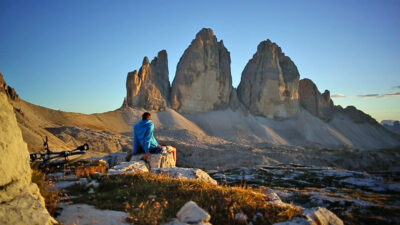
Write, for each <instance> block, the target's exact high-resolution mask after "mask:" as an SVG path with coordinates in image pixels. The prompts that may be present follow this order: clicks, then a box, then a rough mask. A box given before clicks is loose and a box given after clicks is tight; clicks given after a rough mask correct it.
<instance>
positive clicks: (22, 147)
mask: <svg viewBox="0 0 400 225" xmlns="http://www.w3.org/2000/svg"><path fill="white" fill-rule="evenodd" d="M0 124H1V128H0V152H1V157H0V174H1V176H0V224H4V225H6V224H13V225H16V224H21V225H22V224H38V225H43V224H55V223H56V221H55V220H54V219H53V218H52V217H51V216H50V214H49V213H48V212H47V210H46V207H45V203H44V199H43V197H42V196H41V195H40V192H39V188H38V187H37V185H36V184H34V183H32V182H31V175H32V171H31V168H30V166H29V152H28V147H27V145H26V143H25V142H24V141H23V139H22V134H21V130H20V129H19V127H18V124H17V120H16V118H15V115H14V112H13V108H12V106H11V105H10V103H9V102H8V98H7V96H6V94H5V93H4V92H0Z"/></svg>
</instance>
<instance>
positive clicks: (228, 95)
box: [124, 28, 376, 123]
mask: <svg viewBox="0 0 400 225" xmlns="http://www.w3.org/2000/svg"><path fill="white" fill-rule="evenodd" d="M230 64H231V58H230V53H229V51H228V50H227V49H226V47H225V46H224V43H223V41H222V40H221V41H218V40H217V38H216V36H215V35H214V32H213V30H211V29H209V28H208V29H207V28H203V29H202V30H201V31H200V32H199V33H197V35H196V38H195V39H194V40H193V41H192V42H191V44H190V45H189V47H188V48H187V49H186V50H185V52H184V53H183V55H182V57H181V58H180V60H179V62H178V65H177V69H176V75H175V78H174V80H173V82H172V87H171V85H170V82H169V78H168V75H169V73H168V57H167V52H166V51H165V50H162V51H160V52H159V53H158V55H157V57H155V58H154V59H153V60H152V61H151V63H150V62H149V60H148V58H147V57H145V58H144V59H143V63H142V67H141V68H140V69H139V72H137V71H136V70H135V71H133V72H129V73H128V77H127V82H126V89H127V97H126V99H125V101H124V105H125V106H130V107H141V108H144V109H146V110H154V111H161V110H165V109H166V108H167V107H171V108H172V109H174V110H176V111H178V112H180V113H198V112H209V111H213V110H223V109H227V108H231V109H233V110H236V109H238V108H241V109H247V110H248V111H249V112H250V113H252V114H253V115H256V116H264V117H269V118H279V119H282V118H289V117H293V116H296V115H297V114H298V113H299V112H300V110H301V108H304V109H305V110H307V111H308V112H310V113H311V114H313V115H314V116H317V117H319V118H320V119H322V120H325V121H329V120H331V119H332V115H333V113H335V112H343V113H346V114H348V115H350V117H354V119H353V120H359V119H358V118H359V117H360V116H361V117H362V118H363V119H362V121H356V122H371V123H376V121H375V120H374V119H373V118H372V117H370V116H368V115H366V114H364V113H363V112H361V111H359V110H357V109H355V108H354V107H347V108H346V109H343V108H341V107H340V106H334V104H333V102H332V100H331V98H330V93H329V91H328V90H326V91H325V92H324V93H323V94H321V93H320V92H319V91H318V88H317V86H316V85H315V84H314V83H313V82H312V81H311V80H310V79H302V80H299V79H300V74H299V71H298V70H297V67H296V65H295V64H294V63H293V61H292V60H291V59H290V58H289V57H288V56H286V55H285V54H284V53H283V52H282V50H281V48H280V47H279V46H278V45H277V44H276V43H273V42H271V41H270V40H266V41H262V42H261V43H260V44H259V45H258V47H257V52H256V53H255V54H254V55H253V58H252V59H250V60H249V62H248V63H247V65H246V67H245V68H244V70H243V72H242V77H241V82H240V84H239V86H238V88H237V89H235V88H234V87H233V86H232V74H231V68H230ZM352 115H353V116H352Z"/></svg>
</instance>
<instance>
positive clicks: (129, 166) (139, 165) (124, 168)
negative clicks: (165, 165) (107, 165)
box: [108, 160, 149, 175]
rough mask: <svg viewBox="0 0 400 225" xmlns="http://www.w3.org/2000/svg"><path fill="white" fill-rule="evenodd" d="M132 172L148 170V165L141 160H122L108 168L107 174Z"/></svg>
mask: <svg viewBox="0 0 400 225" xmlns="http://www.w3.org/2000/svg"><path fill="white" fill-rule="evenodd" d="M133 172H149V168H148V165H147V163H146V162H145V161H143V160H138V161H130V162H122V163H120V164H118V165H115V166H114V167H113V168H111V169H109V170H108V175H116V174H126V173H133Z"/></svg>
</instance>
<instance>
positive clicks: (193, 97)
mask: <svg viewBox="0 0 400 225" xmlns="http://www.w3.org/2000/svg"><path fill="white" fill-rule="evenodd" d="M230 64H231V58H230V53H229V51H228V50H227V49H226V48H225V46H224V43H223V42H222V40H221V41H219V42H218V41H217V38H216V36H215V35H214V32H213V31H212V30H211V29H205V28H204V29H202V30H201V31H200V32H199V33H197V35H196V38H195V39H194V40H193V41H192V43H191V44H190V46H189V47H188V48H187V49H186V50H185V52H184V53H183V55H182V57H181V58H180V60H179V63H178V66H177V69H176V75H175V78H174V81H173V83H172V92H171V106H172V108H173V109H175V110H176V111H178V112H181V113H195V112H208V111H213V110H218V109H225V108H227V107H229V106H230V99H231V96H235V95H234V93H232V92H234V89H233V88H232V76H231V69H230Z"/></svg>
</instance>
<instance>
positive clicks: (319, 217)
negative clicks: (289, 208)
mask: <svg viewBox="0 0 400 225" xmlns="http://www.w3.org/2000/svg"><path fill="white" fill-rule="evenodd" d="M303 215H304V216H305V217H307V219H309V220H312V221H313V223H312V225H317V224H318V225H343V221H342V220H341V219H340V218H339V217H337V216H336V215H335V214H334V213H333V212H331V211H329V210H328V209H326V208H322V207H317V208H311V209H305V210H304V213H303Z"/></svg>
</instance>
